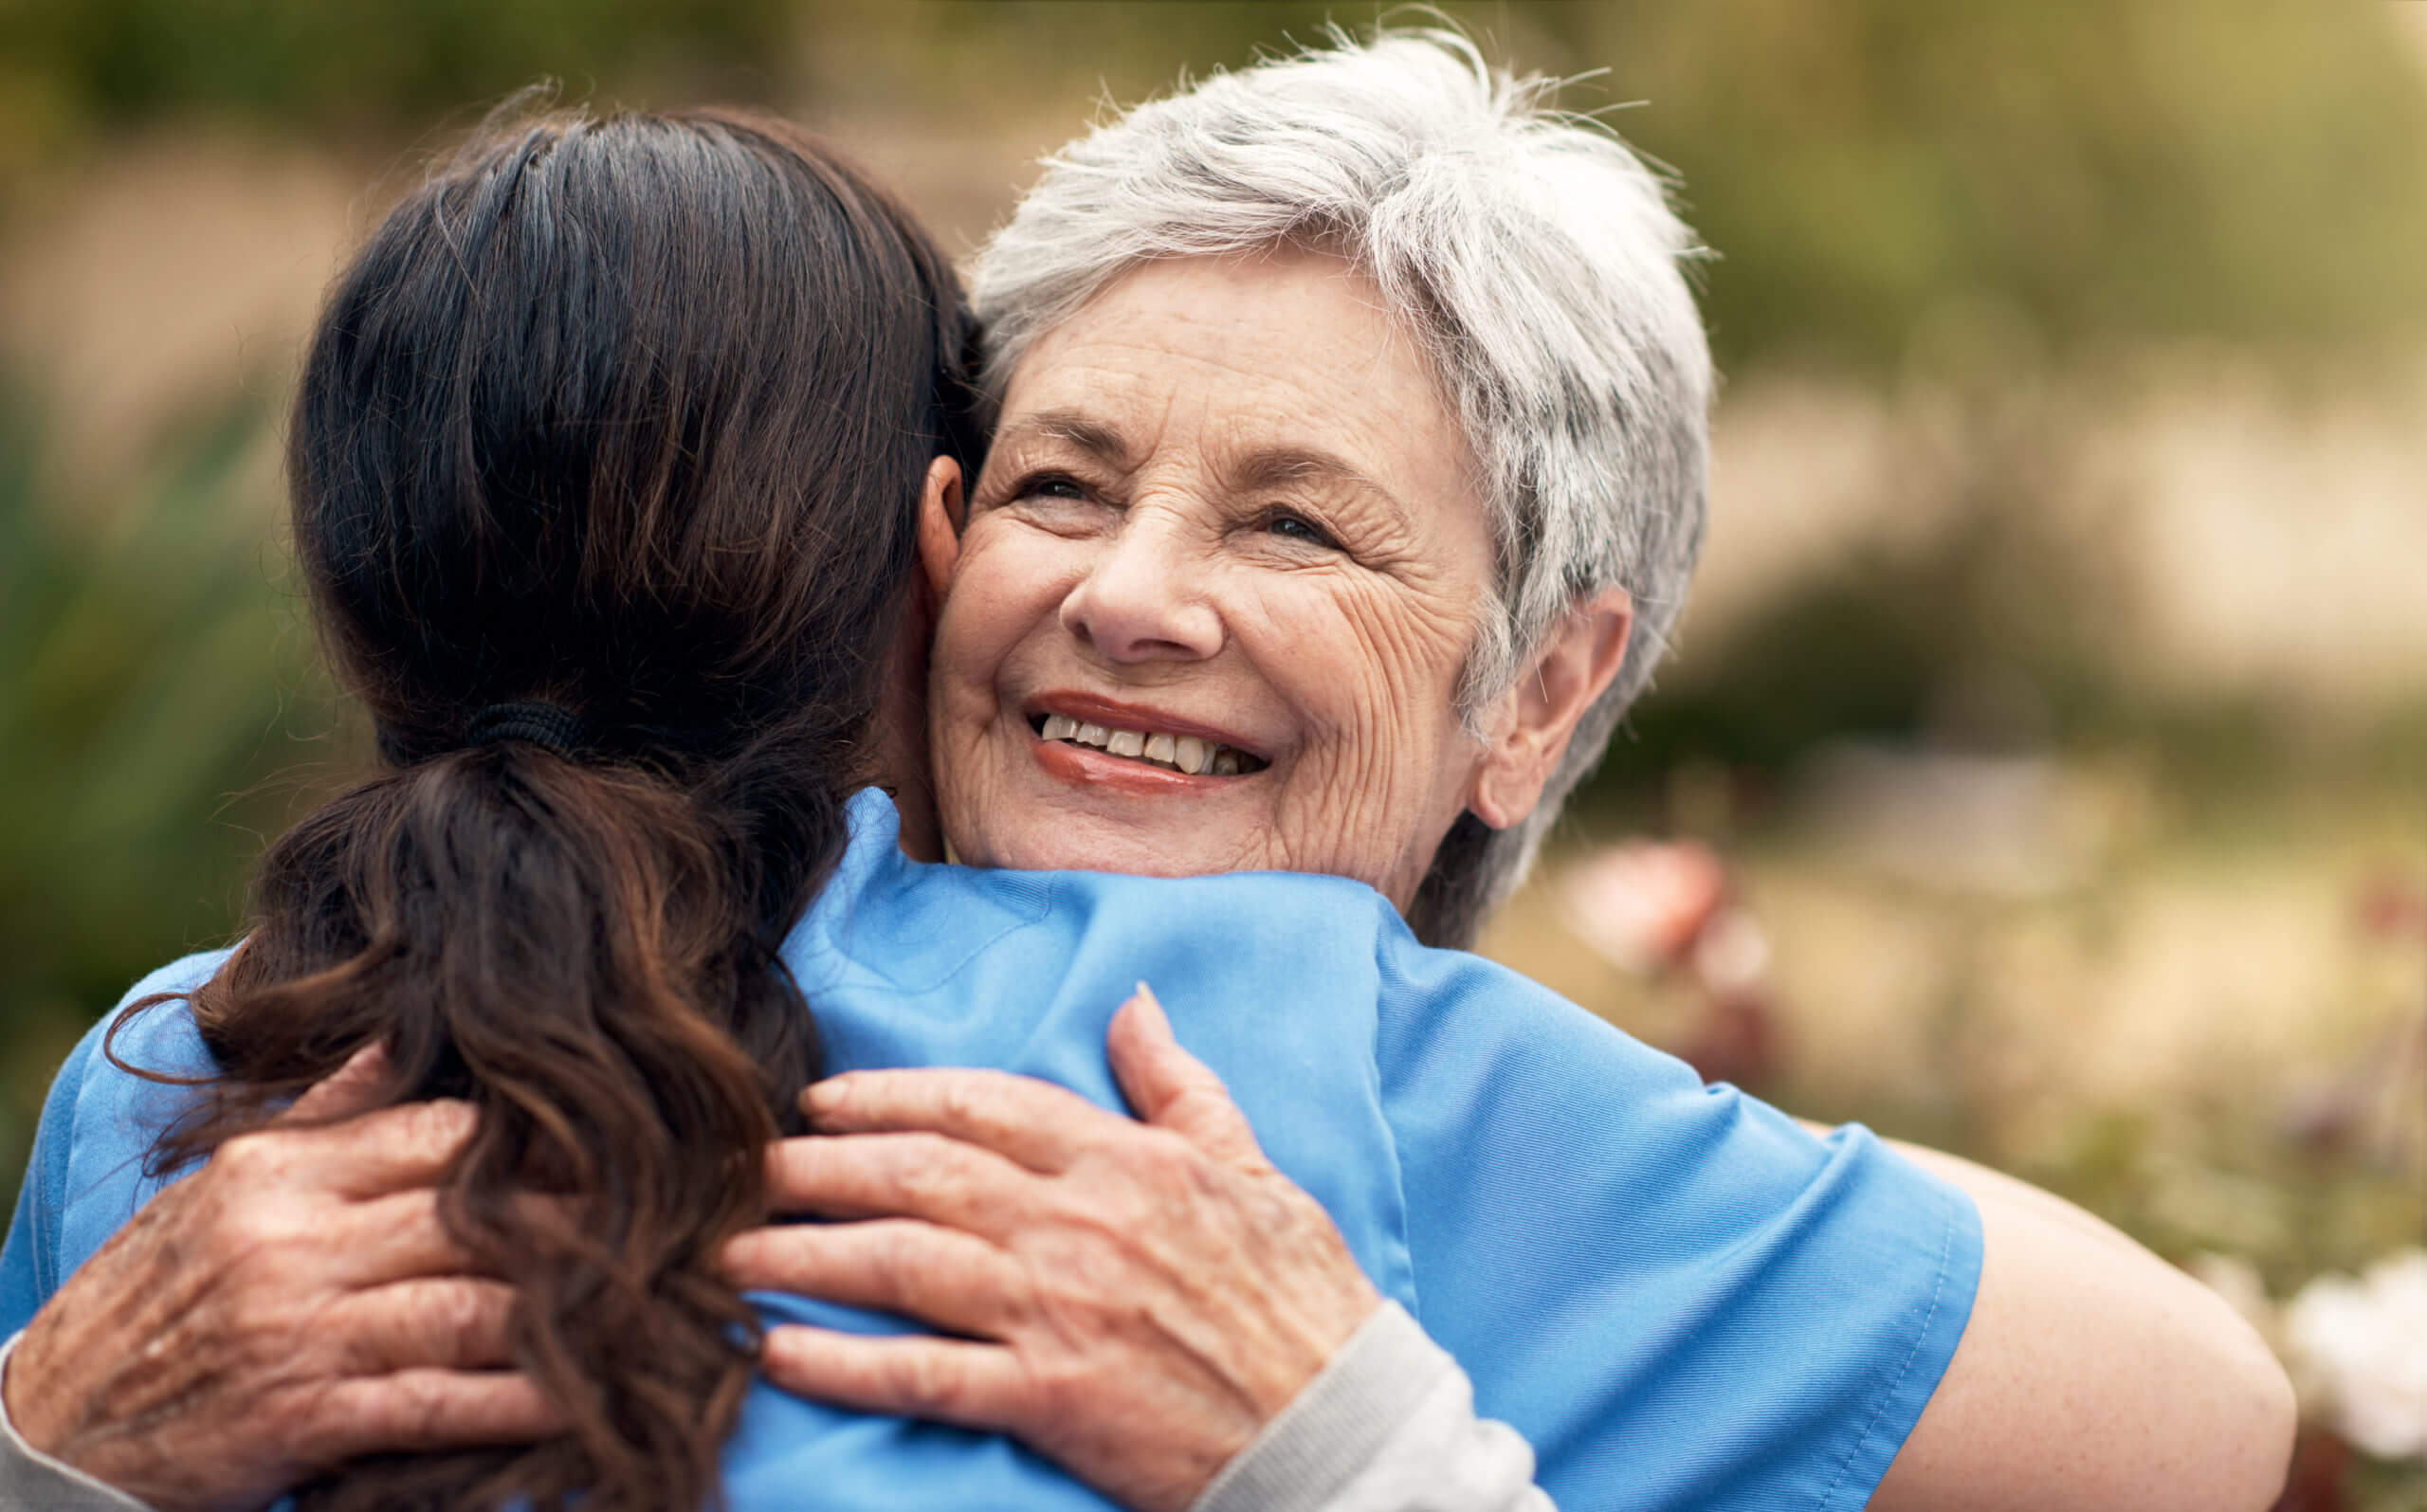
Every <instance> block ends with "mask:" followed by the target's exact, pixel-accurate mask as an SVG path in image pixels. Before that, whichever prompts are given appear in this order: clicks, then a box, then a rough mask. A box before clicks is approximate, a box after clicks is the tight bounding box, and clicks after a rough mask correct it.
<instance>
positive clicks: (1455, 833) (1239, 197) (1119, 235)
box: [971, 29, 1711, 945]
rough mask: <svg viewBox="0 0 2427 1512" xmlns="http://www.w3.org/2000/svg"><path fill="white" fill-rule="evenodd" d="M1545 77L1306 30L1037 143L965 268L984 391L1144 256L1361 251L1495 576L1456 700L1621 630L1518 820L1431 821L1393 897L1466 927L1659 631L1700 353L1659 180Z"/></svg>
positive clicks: (1684, 567)
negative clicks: (1469, 464)
mask: <svg viewBox="0 0 2427 1512" xmlns="http://www.w3.org/2000/svg"><path fill="white" fill-rule="evenodd" d="M1553 87H1554V86H1553V83H1552V82H1551V81H1548V80H1543V79H1539V78H1518V77H1514V76H1512V75H1510V74H1508V73H1505V72H1504V71H1502V70H1499V69H1496V68H1493V67H1491V66H1489V65H1488V64H1486V63H1485V61H1484V60H1483V58H1482V57H1481V55H1480V54H1479V53H1477V52H1476V50H1475V49H1474V47H1473V46H1472V45H1471V44H1469V42H1468V41H1467V40H1466V39H1465V38H1464V37H1463V36H1461V35H1459V34H1457V33H1455V32H1453V31H1447V30H1431V31H1416V32H1405V31H1398V32H1394V31H1390V30H1387V29H1386V30H1384V31H1382V32H1381V33H1380V34H1378V36H1376V37H1375V38H1374V39H1373V40H1372V41H1370V42H1359V41H1356V40H1353V39H1352V38H1350V37H1349V36H1348V35H1347V34H1346V33H1344V32H1339V31H1335V32H1334V33H1333V34H1332V37H1331V40H1330V42H1329V44H1328V45H1327V46H1320V47H1315V48H1311V49H1308V50H1306V51H1305V52H1303V53H1299V54H1295V55H1291V56H1285V57H1277V58H1273V59H1270V60H1268V61H1267V62H1264V63H1261V64H1256V65H1255V66H1253V67H1250V68H1244V69H1240V70H1238V71H1237V72H1234V73H1221V74H1215V75H1213V77H1211V78H1209V79H1207V80H1205V81H1204V82H1200V83H1197V84H1195V86H1193V87H1190V88H1187V89H1184V90H1182V91H1181V92H1179V93H1177V94H1175V95H1173V96H1171V97H1170V98H1168V99H1163V100H1154V101H1151V102H1149V103H1147V104H1143V105H1141V106H1139V107H1137V108H1136V109H1134V110H1131V111H1128V112H1127V113H1125V114H1123V115H1122V116H1120V117H1118V118H1114V119H1112V120H1110V121H1108V122H1106V123H1105V124H1104V125H1102V126H1100V127H1098V128H1097V129H1096V130H1095V131H1094V132H1092V133H1090V134H1089V135H1088V136H1086V137H1082V138H1081V139H1079V140H1078V141H1075V142H1072V143H1071V144H1070V145H1069V146H1068V147H1066V148H1064V149H1063V150H1062V151H1061V152H1060V153H1058V154H1056V155H1054V157H1053V158H1052V159H1051V160H1050V161H1049V163H1048V165H1047V168H1046V172H1045V173H1044V175H1043V176H1042V177H1041V178H1040V179H1039V180H1038V181H1037V183H1036V185H1035V187H1034V188H1032V189H1031V190H1030V191H1029V192H1028V193H1027V195H1026V196H1025V197H1023V198H1022V200H1021V201H1020V204H1019V207H1018V209H1017V210H1016V211H1014V213H1013V216H1012V219H1011V220H1010V222H1009V223H1008V224H1006V225H1005V226H1004V227H1003V228H1002V229H1001V230H1000V231H998V232H996V233H995V237H994V239H993V240H992V241H991V242H990V243H989V244H988V246H986V248H985V249H984V250H983V252H981V253H980V255H979V256H978V258H977V260H976V264H975V265H974V266H973V268H972V278H971V282H972V289H971V294H972V298H973V300H974V301H975V302H976V306H977V310H978V313H979V315H980V317H981V318H982V319H984V320H985V322H986V326H987V340H988V348H989V350H988V354H987V363H986V387H987V389H988V392H990V393H991V394H992V395H994V396H995V398H997V399H999V398H1000V396H1001V394H1002V393H1003V392H1004V389H1005V387H1006V386H1007V384H1008V383H1009V380H1010V376H1011V373H1012V371H1013V369H1014V368H1016V367H1017V366H1018V364H1019V362H1020V359H1021V358H1022V357H1023V356H1024V355H1026V354H1027V352H1028V351H1029V349H1030V348H1031V346H1032V345H1033V344H1034V342H1035V341H1036V339H1037V338H1038V337H1041V336H1043V335H1044V334H1045V333H1046V332H1048V331H1049V330H1051V329H1052V328H1053V327H1054V326H1056V325H1058V324H1060V323H1061V322H1062V321H1063V320H1064V319H1068V317H1069V316H1070V315H1071V314H1073V313H1074V312H1075V311H1076V310H1077V309H1078V308H1079V307H1080V306H1081V305H1082V304H1084V303H1086V301H1087V300H1088V299H1090V298H1091V297H1092V296H1093V295H1095V294H1096V293H1097V292H1098V291H1099V290H1101V289H1103V288H1104V286H1105V285H1106V284H1107V283H1109V282H1111V281H1112V280H1114V279H1115V278H1117V277H1119V276H1120V275H1121V274H1122V273H1123V272H1125V271H1127V270H1128V269H1129V268H1131V267H1134V266H1136V265H1138V264H1141V263H1142V262H1145V261H1148V260H1151V259H1158V258H1176V257H1215V256H1225V255H1238V254H1252V253H1255V252H1257V251H1260V250H1263V249H1266V248H1269V247H1274V246H1285V245H1290V244H1303V245H1311V246H1319V247H1322V248H1323V249H1326V250H1330V251H1334V252H1338V253H1340V254H1341V255H1343V256H1345V257H1347V258H1348V259H1350V260H1351V261H1352V262H1354V263H1356V264H1358V265H1359V267H1360V268H1362V269H1363V270H1364V271H1365V272H1366V273H1367V274H1368V275H1369V276H1370V277H1371V278H1372V279H1373V280H1374V282H1375V283H1376V285H1377V286H1378V288H1379V289H1380V291H1381V295H1382V299H1383V301H1384V302H1385V303H1386V304H1387V305H1388V306H1389V308H1390V311H1391V313H1392V314H1393V315H1394V316H1395V317H1396V318H1397V319H1399V321H1400V322H1401V323H1402V324H1403V325H1404V326H1405V327H1406V328H1407V329H1408V330H1409V331H1410V332H1411V333H1413V334H1414V337H1416V339H1417V341H1418V343H1419V344H1420V346H1421V347H1422V349H1423V350H1424V351H1425V352H1426V354H1427V355H1429V356H1430V358H1431V360H1432V366H1433V369H1434V372H1435V373H1436V374H1437V376H1438V379H1439V381H1440V384H1441V387H1442V390H1443V392H1444V394H1445V395H1446V397H1447V398H1448V400H1449V401H1450V408H1451V412H1452V413H1453V414H1455V415H1457V416H1458V417H1459V419H1460V422H1461V424H1462V425H1463V426H1464V428H1465V429H1466V432H1467V437H1466V439H1467V441H1468V443H1469V446H1471V447H1472V449H1473V452H1474V455H1475V456H1476V457H1477V458H1478V459H1479V460H1480V461H1481V462H1482V464H1483V470H1484V474H1485V485H1486V498H1485V499H1484V500H1483V503H1484V505H1485V507H1486V511H1487V515H1488V517H1489V519H1490V520H1491V523H1492V527H1493V537H1494V541H1495V547H1496V551H1497V553H1498V560H1497V561H1496V562H1495V563H1494V567H1495V582H1496V588H1497V592H1496V595H1495V600H1494V602H1492V603H1491V604H1490V605H1488V606H1487V609H1486V611H1485V613H1484V614H1483V616H1482V619H1481V623H1479V624H1478V625H1477V626H1476V627H1475V630H1474V649H1473V652H1472V654H1471V655H1470V657H1469V664H1468V666H1467V672H1466V678H1465V681H1464V687H1463V690H1462V694H1461V700H1462V702H1463V704H1464V705H1465V708H1466V710H1467V711H1468V712H1469V715H1470V716H1471V714H1472V712H1473V711H1474V710H1475V709H1477V708H1479V707H1480V706H1482V705H1483V704H1484V703H1486V702H1487V701H1489V700H1490V699H1492V698H1494V697H1497V696H1498V695H1499V694H1500V693H1501V692H1502V691H1503V690H1505V688H1506V687H1507V686H1508V683H1509V680H1510V679H1511V678H1513V677H1514V676H1516V675H1517V673H1518V672H1519V670H1520V669H1521V668H1522V667H1523V666H1524V665H1525V664H1526V661H1527V657H1528V653H1529V652H1531V651H1532V650H1533V649H1535V648H1536V647H1538V646H1539V645H1540V644H1541V643H1542V640H1543V638H1544V637H1545V636H1546V635H1548V634H1549V633H1550V632H1551V630H1552V629H1553V628H1555V627H1556V626H1557V624H1558V623H1559V622H1560V618H1561V617H1562V616H1563V615H1564V614H1565V613H1566V612H1567V610H1569V609H1571V608H1572V607H1574V606H1575V605H1577V604H1578V603H1579V602H1581V601H1582V600H1584V599H1586V598H1588V597H1590V596H1591V595H1593V594H1595V593H1597V592H1601V591H1603V590H1606V589H1610V588H1619V589H1623V590H1625V591H1626V592H1627V594H1628V596H1629V598H1630V599H1631V600H1632V602H1633V628H1632V631H1631V636H1630V643H1629V645H1628V647H1627V649H1626V653H1625V660H1624V663H1623V665H1621V666H1620V668H1619V670H1618V673H1617V676H1616V677H1615V680H1614V681H1613V682H1612V683H1611V684H1610V687H1609V689H1608V691H1607V692H1606V693H1605V694H1604V695H1603V696H1602V697H1601V698H1600V700H1599V701H1597V703H1595V705H1594V706H1593V708H1592V709H1591V710H1590V711H1589V712H1588V713H1587V714H1586V715H1585V716H1584V718H1583V719H1582V720H1581V721H1580V722H1579V723H1578V725H1577V728H1576V731H1575V733H1574V735H1573V736H1572V737H1571V738H1570V740H1569V742H1568V747H1567V750H1566V753H1565V756H1564V757H1563V758H1562V760H1561V761H1560V764H1559V766H1558V767H1557V769H1556V770H1555V772H1554V774H1552V776H1551V779H1550V781H1549V782H1548V784H1547V785H1546V786H1545V788H1544V790H1543V792H1542V800H1541V802H1540V803H1539V804H1538V805H1537V806H1536V808H1535V810H1534V811H1533V812H1532V814H1531V815H1529V816H1528V817H1527V818H1526V819H1524V820H1522V821H1520V822H1519V823H1517V824H1515V825H1513V826H1511V827H1510V828H1508V829H1505V830H1501V831H1498V832H1493V831H1489V830H1487V829H1485V828H1484V827H1483V825H1482V823H1481V821H1480V820H1478V819H1476V818H1475V817H1474V816H1473V815H1471V814H1469V815H1467V816H1466V817H1464V818H1462V819H1461V820H1460V821H1459V822H1458V824H1457V826H1456V827H1455V828H1453V829H1451V832H1450V835H1449V838H1448V840H1447V841H1445V842H1444V844H1443V846H1442V847H1441V851H1440V853H1439V855H1438V857H1437V858H1436V860H1435V862H1434V865H1433V867H1432V871H1431V873H1430V874H1429V875H1428V876H1427V877H1426V879H1425V883H1424V886H1423V888H1422V890H1421V891H1420V892H1419V894H1418V896H1417V898H1416V901H1415V902H1414V906H1413V907H1412V908H1411V910H1410V922H1411V923H1413V924H1414V926H1415V929H1416V932H1417V933H1418V934H1419V935H1421V936H1422V937H1423V938H1425V939H1426V940H1428V941H1429V942H1431V943H1435V944H1452V945H1463V944H1466V943H1469V941H1470V940H1471V939H1472V938H1473V935H1474V930H1475V926H1476V924H1477V923H1479V922H1480V920H1481V918H1482V915H1483V913H1484V912H1485V910H1486V909H1487V908H1488V907H1489V906H1490V904H1491V903H1492V902H1496V901H1497V900H1498V899H1499V897H1501V896H1503V895H1505V892H1506V891H1507V890H1508V889H1509V888H1510V887H1512V886H1514V885H1515V884H1516V883H1517V881H1518V880H1520V878H1521V876H1522V874H1523V872H1524V867H1525V865H1526V864H1527V863H1528V862H1529V861H1530V859H1531V857H1532V854H1533V852H1534V849H1535V847H1537V845H1538V844H1539V843H1540V840H1541V838H1542V833H1543V832H1544V831H1545V830H1546V829H1548V828H1549V826H1550V824H1551V822H1552V821H1553V820H1554V819H1555V818H1556V817H1557V815H1558V813H1559V810H1560V804H1561V803H1562V802H1563V801H1564V800H1565V798H1566V796H1567V794H1568V792H1570V791H1571V790H1572V789H1573V788H1574V787H1575V785H1576V784H1577V782H1578V781H1579V780H1580V779H1581V778H1582V777H1583V776H1584V775H1585V774H1586V773H1587V772H1589V771H1590V770H1591V769H1592V767H1593V766H1594V764H1595V763H1596V762H1597V761H1598V759H1599V758H1600V755H1601V751H1602V748H1603V747H1604V746H1605V745H1606V744H1607V743H1608V741H1609V738H1610V735H1611V732H1612V731H1613V730H1614V729H1615V726H1616V724H1617V721H1618V719H1619V717H1620V716H1621V715H1622V714H1623V713H1624V712H1625V710H1626V707H1627V705H1628V703H1629V702H1630V701H1633V698H1634V697H1635V695H1636V694H1637V693H1639V692H1640V691H1642V689H1643V687H1644V685H1645V683H1648V682H1649V681H1650V679H1651V669H1652V667H1653V665H1655V664H1656V663H1657V662H1658V661H1659V659H1660V657H1661V655H1662V654H1663V652H1664V651H1665V649H1666V647H1667V645H1668V633H1669V630H1670V626H1671V625H1672V623H1673V622H1674V620H1675V617H1676V614H1677V611H1678V610H1679V609H1680V608H1681V607H1682V606H1683V604H1684V602H1685V595H1686V585H1687V580H1688V577H1689V576H1690V575H1691V574H1692V571H1693V564H1694V557H1695V555H1696V552H1697V550H1698V548H1699V546H1700V543H1701V540H1702V533H1703V517H1704V509H1705V479H1706V470H1707V461H1706V458H1707V452H1708V445H1709V443H1708V415H1707V411H1708V407H1709V402H1710V389H1711V368H1710V355H1709V351H1708V347H1707V345H1706V341H1705V339H1704V336H1703V329H1702V322H1701V318H1700V316H1699V315H1698V313H1697V312H1696V310H1695V307H1694V300H1693V293H1692V290H1691V289H1690V288H1689V287H1688V283H1687V280H1686V277H1685V272H1684V267H1685V264H1686V263H1687V262H1688V260H1689V259H1690V258H1691V257H1692V256H1693V255H1694V254H1695V252H1696V246H1695V243H1694V240H1693V236H1692V233H1691V232H1690V231H1689V230H1688V229H1687V228H1686V226H1685V225H1684V224H1683V223H1682V222H1681V221H1680V220H1679V219H1678V218H1677V216H1676V215H1675V214H1674V213H1673V212H1672V211H1671V210H1670V206H1669V203H1668V199H1667V196H1666V194H1665V193H1664V191H1663V186H1662V183H1661V181H1660V179H1659V177H1658V176H1657V175H1656V174H1654V173H1652V172H1651V170H1650V169H1649V168H1647V167H1646V166H1645V164H1644V163H1643V162H1642V161H1641V160H1640V159H1638V158H1637V157H1636V156H1635V155H1633V153H1631V152H1629V151H1628V150H1627V148H1626V146H1625V145H1624V144H1623V143H1621V142H1620V141H1619V140H1618V139H1617V138H1616V137H1613V136H1612V135H1611V134H1610V133H1609V132H1607V131H1606V130H1604V129H1602V128H1601V127H1600V126H1598V125H1597V123H1595V122H1592V121H1589V120H1584V119H1581V118H1577V117H1574V116H1570V115H1565V114H1562V113H1560V112H1559V111H1557V110H1555V109H1552V108H1551V103H1550V97H1551V95H1552V93H1553Z"/></svg>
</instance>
